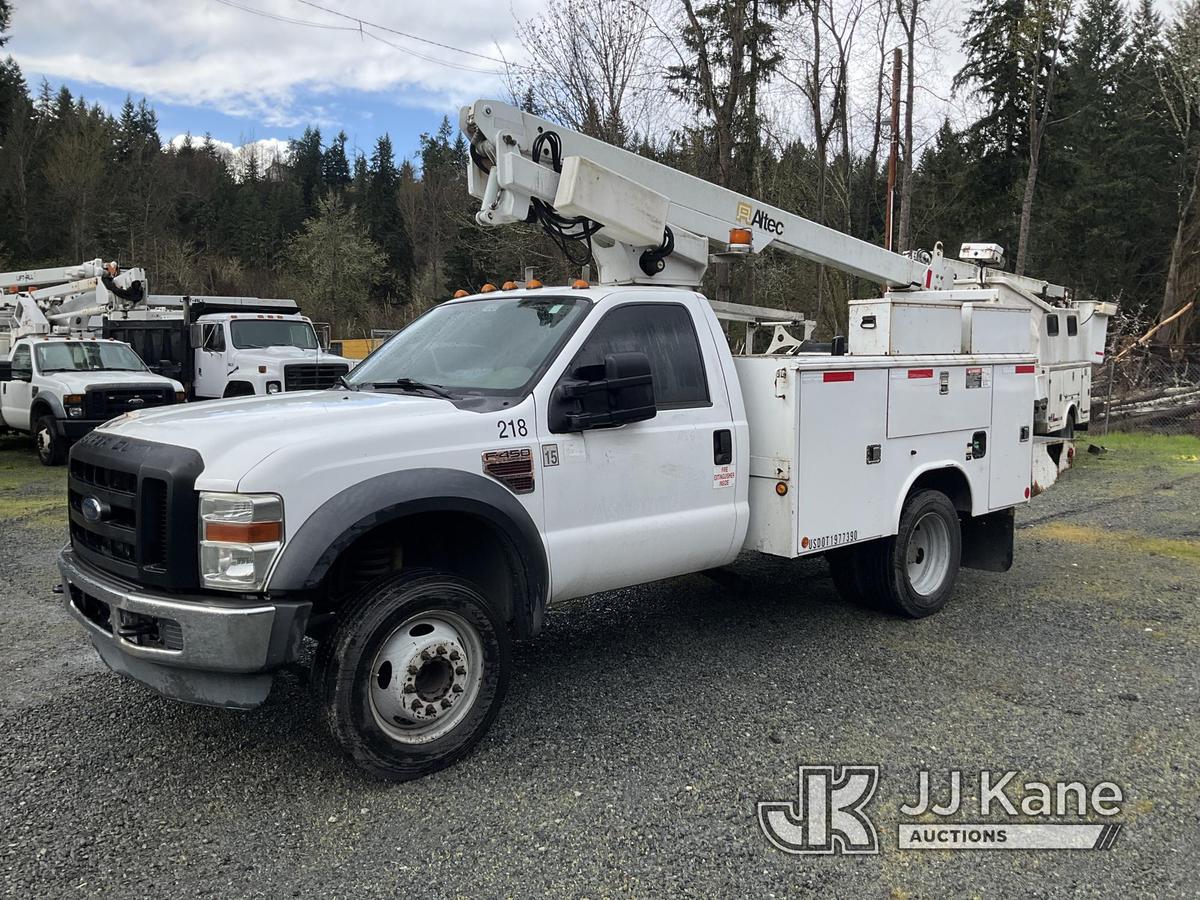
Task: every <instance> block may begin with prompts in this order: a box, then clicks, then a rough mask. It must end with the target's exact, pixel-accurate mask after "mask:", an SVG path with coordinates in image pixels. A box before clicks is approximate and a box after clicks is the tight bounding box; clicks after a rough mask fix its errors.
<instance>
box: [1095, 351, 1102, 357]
mask: <svg viewBox="0 0 1200 900" xmlns="http://www.w3.org/2000/svg"><path fill="white" fill-rule="evenodd" d="M1096 355H1097V356H1103V355H1104V351H1103V350H1097V351H1096Z"/></svg>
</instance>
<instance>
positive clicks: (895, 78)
mask: <svg viewBox="0 0 1200 900" xmlns="http://www.w3.org/2000/svg"><path fill="white" fill-rule="evenodd" d="M901 68H902V67H901V54H900V48H899V47H897V48H896V49H895V50H894V51H893V52H892V142H891V150H890V151H889V152H888V180H887V209H886V210H885V211H884V225H883V228H884V236H883V246H884V249H885V250H891V249H892V215H893V210H894V209H895V205H896V158H897V156H898V154H899V152H900V69H901Z"/></svg>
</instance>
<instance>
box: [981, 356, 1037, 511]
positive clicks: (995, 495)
mask: <svg viewBox="0 0 1200 900" xmlns="http://www.w3.org/2000/svg"><path fill="white" fill-rule="evenodd" d="M1035 371H1036V367H1035V366H1033V365H1030V364H1018V365H1013V364H1011V363H1005V364H1003V365H997V366H993V367H992V427H991V440H990V443H991V447H990V448H989V450H988V455H989V456H990V457H991V458H992V465H991V469H990V472H989V480H988V507H989V508H990V509H1003V508H1004V507H1008V506H1013V505H1015V504H1017V503H1024V502H1025V499H1026V497H1027V494H1026V491H1027V490H1028V489H1029V482H1030V479H1031V478H1032V477H1033V401H1034V380H1035Z"/></svg>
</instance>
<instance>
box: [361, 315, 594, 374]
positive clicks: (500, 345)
mask: <svg viewBox="0 0 1200 900" xmlns="http://www.w3.org/2000/svg"><path fill="white" fill-rule="evenodd" d="M587 307H588V301H587V300H586V299H584V298H583V297H536V298H531V297H523V298H521V299H516V298H510V297H497V298H495V299H488V300H469V301H466V302H462V303H446V304H443V305H442V306H437V307H434V308H433V309H431V310H430V311H429V312H427V313H425V315H423V316H421V317H420V318H419V319H417V320H416V321H415V322H413V323H412V324H411V325H409V326H408V327H407V328H405V329H404V330H403V331H401V332H399V333H398V334H396V335H395V336H393V337H392V338H391V339H389V340H388V342H387V343H386V344H384V345H383V346H382V347H380V348H379V349H378V350H376V351H375V352H374V353H372V354H371V355H370V356H369V357H368V358H367V359H366V360H365V361H364V362H362V363H360V364H359V365H358V366H357V367H356V368H355V369H354V370H353V371H352V372H351V374H350V375H349V376H347V381H348V382H349V383H350V384H352V385H377V386H379V385H382V386H386V385H387V384H389V383H394V382H395V381H397V380H398V379H402V378H407V379H411V380H412V381H416V382H421V383H422V384H428V385H434V386H436V387H439V388H444V389H445V390H448V391H463V392H468V393H485V394H486V393H495V394H504V393H515V392H519V391H524V390H525V388H526V387H528V385H529V383H530V382H531V381H533V379H534V378H535V377H536V376H537V375H538V374H539V373H540V372H541V370H542V369H543V368H544V367H545V365H546V364H547V362H548V360H549V359H550V358H551V357H552V356H553V355H554V353H555V351H557V350H558V348H559V347H560V346H561V345H562V343H563V342H564V341H565V340H566V339H567V338H568V337H570V335H571V332H573V331H574V330H575V327H576V326H577V325H578V324H579V321H580V320H581V319H582V318H583V316H584V314H585V313H586V311H587Z"/></svg>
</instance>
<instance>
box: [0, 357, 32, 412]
mask: <svg viewBox="0 0 1200 900" xmlns="http://www.w3.org/2000/svg"><path fill="white" fill-rule="evenodd" d="M32 404H33V354H32V353H31V352H30V349H29V344H19V345H17V349H16V350H14V351H13V355H12V375H11V380H10V381H5V382H3V383H0V410H2V411H3V418H4V422H5V424H7V425H8V427H9V428H16V429H18V430H20V431H29V430H30V423H29V407H30V406H31V405H32Z"/></svg>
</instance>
